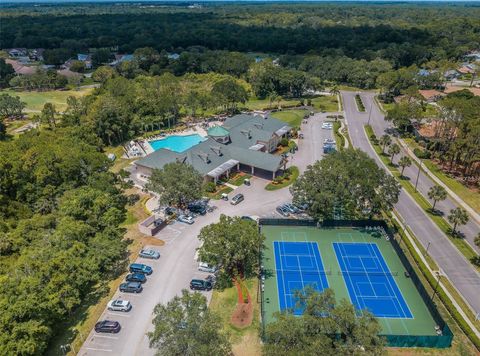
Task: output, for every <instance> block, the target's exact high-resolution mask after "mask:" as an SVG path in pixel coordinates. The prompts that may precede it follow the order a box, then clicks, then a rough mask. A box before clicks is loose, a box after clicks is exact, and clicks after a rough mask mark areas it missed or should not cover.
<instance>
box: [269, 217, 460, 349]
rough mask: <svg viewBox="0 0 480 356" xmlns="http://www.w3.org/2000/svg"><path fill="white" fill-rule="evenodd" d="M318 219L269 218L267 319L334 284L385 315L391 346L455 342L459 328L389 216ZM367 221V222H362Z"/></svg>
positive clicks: (339, 292)
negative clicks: (324, 223) (392, 230)
mask: <svg viewBox="0 0 480 356" xmlns="http://www.w3.org/2000/svg"><path fill="white" fill-rule="evenodd" d="M355 225H357V226H356V227H345V226H343V227H339V226H337V227H333V226H332V227H318V226H317V224H315V223H314V222H312V221H308V220H307V221H299V220H295V221H292V220H288V219H261V220H260V229H261V231H262V232H263V234H264V235H265V237H266V241H265V248H264V250H263V251H262V254H261V264H262V269H263V277H262V281H263V286H262V291H263V293H262V321H263V323H264V324H266V323H269V322H271V321H273V318H274V313H276V312H279V311H283V310H292V311H293V313H294V314H296V315H298V314H301V312H302V311H301V310H299V309H298V308H296V306H295V300H294V299H295V298H294V293H295V290H297V289H302V288H304V287H305V286H307V285H310V286H312V287H313V288H315V289H317V290H318V291H322V290H323V289H325V288H331V289H333V290H334V292H335V297H336V299H337V300H338V301H340V300H341V299H346V300H348V301H349V302H351V303H352V304H354V306H355V307H356V308H357V310H358V311H359V313H361V312H362V309H368V310H369V311H370V312H371V313H372V314H373V315H375V316H376V317H377V320H378V322H379V323H380V325H381V327H382V335H384V336H385V337H386V339H387V343H388V345H389V346H396V347H437V348H443V347H449V346H450V345H451V341H452V338H453V335H452V333H451V331H450V329H449V328H448V326H447V325H446V324H445V322H444V321H443V319H442V318H441V316H440V315H439V313H438V311H437V310H436V308H435V306H434V304H433V303H432V302H431V300H430V298H431V296H429V295H428V293H427V292H426V291H425V288H424V287H423V285H422V284H421V283H420V281H419V279H418V277H417V275H416V274H415V272H414V270H413V268H412V267H411V265H410V264H409V262H408V260H407V258H406V257H405V256H404V255H403V252H402V251H401V249H400V248H399V247H398V245H397V243H396V241H394V240H393V238H392V237H391V236H389V235H388V233H387V232H386V229H387V226H386V225H385V224H384V223H383V222H378V221H377V222H371V221H370V222H363V223H362V222H355ZM362 225H364V226H362Z"/></svg>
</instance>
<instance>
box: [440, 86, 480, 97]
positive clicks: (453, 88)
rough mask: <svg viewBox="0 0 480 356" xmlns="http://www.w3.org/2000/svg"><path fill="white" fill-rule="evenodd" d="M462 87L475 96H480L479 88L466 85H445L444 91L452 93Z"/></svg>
mask: <svg viewBox="0 0 480 356" xmlns="http://www.w3.org/2000/svg"><path fill="white" fill-rule="evenodd" d="M464 89H466V90H468V91H470V92H471V93H473V95H475V96H480V88H475V87H468V88H467V87H459V86H454V85H450V86H447V87H446V88H445V90H444V92H445V93H447V94H450V93H454V92H456V91H459V90H464Z"/></svg>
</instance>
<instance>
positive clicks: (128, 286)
mask: <svg viewBox="0 0 480 356" xmlns="http://www.w3.org/2000/svg"><path fill="white" fill-rule="evenodd" d="M142 290H143V287H142V283H140V282H125V283H122V284H120V292H125V293H141V292H142Z"/></svg>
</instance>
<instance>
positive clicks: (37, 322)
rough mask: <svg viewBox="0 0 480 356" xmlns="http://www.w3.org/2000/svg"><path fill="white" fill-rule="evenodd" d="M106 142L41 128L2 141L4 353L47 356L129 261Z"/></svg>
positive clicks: (0, 346) (0, 341)
mask: <svg viewBox="0 0 480 356" xmlns="http://www.w3.org/2000/svg"><path fill="white" fill-rule="evenodd" d="M99 150H100V146H99V142H98V139H96V138H95V136H92V135H91V134H89V133H88V132H81V131H80V129H78V128H76V129H72V128H68V129H56V130H55V131H50V130H44V131H42V132H38V131H36V130H33V131H31V132H29V133H26V134H24V135H22V136H21V137H20V138H18V139H17V140H15V141H10V142H0V257H1V259H0V271H1V273H0V274H1V275H2V277H1V283H0V312H1V314H2V318H1V320H0V354H2V355H21V354H23V355H33V354H43V353H44V351H45V349H46V346H47V343H48V341H49V340H50V337H51V336H52V335H53V333H54V332H55V331H57V329H56V328H57V327H56V325H57V324H58V323H60V322H62V321H64V320H65V319H66V318H67V316H68V315H69V314H70V313H72V311H74V309H75V308H76V307H78V306H79V305H80V304H81V303H82V300H83V299H84V298H85V296H86V295H87V294H88V293H89V292H91V291H92V288H93V287H94V285H95V284H97V283H99V282H102V281H104V280H105V279H106V278H107V279H108V277H109V276H110V277H112V276H113V275H114V274H115V273H117V272H118V271H119V269H120V266H121V263H122V261H123V259H124V257H125V256H124V251H125V248H126V246H125V242H123V241H122V235H123V230H122V229H121V228H119V225H120V223H121V222H122V221H123V220H124V219H125V210H124V205H125V198H124V197H123V195H122V194H121V192H120V191H119V190H118V189H117V188H116V179H115V177H114V176H113V175H111V174H110V173H108V172H107V169H108V166H109V163H108V160H107V159H106V156H105V155H104V154H103V153H101V152H100V151H99Z"/></svg>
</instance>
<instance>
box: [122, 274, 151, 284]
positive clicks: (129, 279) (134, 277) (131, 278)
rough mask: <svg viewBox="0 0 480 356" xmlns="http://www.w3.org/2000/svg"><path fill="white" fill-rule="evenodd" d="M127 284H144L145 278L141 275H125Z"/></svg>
mask: <svg viewBox="0 0 480 356" xmlns="http://www.w3.org/2000/svg"><path fill="white" fill-rule="evenodd" d="M125 280H126V281H127V282H140V283H145V282H146V281H147V277H146V276H145V275H144V274H143V273H130V274H127V276H126V277H125Z"/></svg>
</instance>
